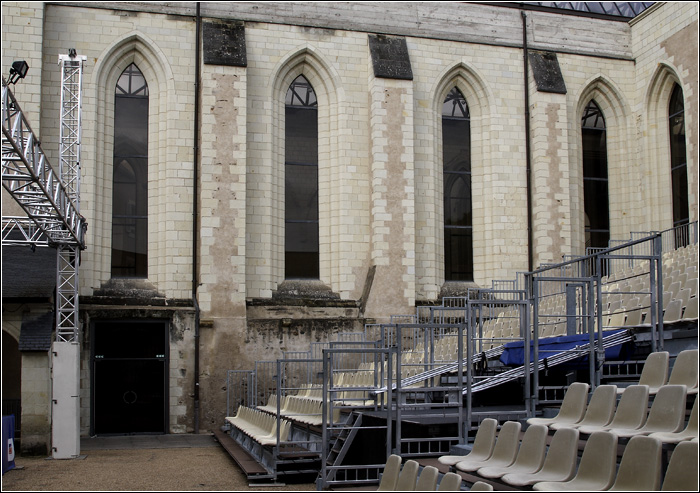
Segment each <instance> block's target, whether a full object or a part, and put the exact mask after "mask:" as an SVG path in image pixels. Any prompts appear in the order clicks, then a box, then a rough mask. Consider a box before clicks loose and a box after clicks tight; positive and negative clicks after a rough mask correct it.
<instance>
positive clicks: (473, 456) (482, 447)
mask: <svg viewBox="0 0 700 493" xmlns="http://www.w3.org/2000/svg"><path fill="white" fill-rule="evenodd" d="M497 428H498V421H496V420H495V419H493V418H486V419H484V420H483V421H482V422H481V423H480V424H479V429H478V430H477V431H476V436H475V437H474V445H473V446H472V450H471V452H469V453H468V454H466V455H443V456H441V457H438V462H439V463H440V464H444V465H446V466H454V465H455V464H457V463H458V462H461V461H463V460H480V461H481V460H486V459H488V458H489V457H491V454H492V453H493V446H494V444H495V443H496V429H497Z"/></svg>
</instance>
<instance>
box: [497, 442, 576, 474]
mask: <svg viewBox="0 0 700 493" xmlns="http://www.w3.org/2000/svg"><path fill="white" fill-rule="evenodd" d="M578 437H579V432H578V430H577V429H575V428H562V429H560V430H557V431H556V432H555V433H554V436H552V441H551V442H550V444H549V449H548V451H547V455H546V456H545V458H544V465H543V466H542V469H540V470H539V471H537V472H535V473H530V474H523V473H510V472H509V473H507V474H506V475H505V476H503V477H502V478H501V481H503V482H504V483H507V484H510V485H512V486H520V487H523V486H532V485H533V484H535V483H540V482H543V481H569V480H570V479H572V478H573V477H574V475H575V474H576V463H577V461H578Z"/></svg>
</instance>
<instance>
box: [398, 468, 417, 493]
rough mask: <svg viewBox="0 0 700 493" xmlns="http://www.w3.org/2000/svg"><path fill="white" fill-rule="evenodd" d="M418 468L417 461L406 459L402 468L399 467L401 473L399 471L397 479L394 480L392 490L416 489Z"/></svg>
mask: <svg viewBox="0 0 700 493" xmlns="http://www.w3.org/2000/svg"><path fill="white" fill-rule="evenodd" d="M418 469H419V465H418V462H416V461H414V460H407V461H406V462H405V463H404V465H403V469H401V473H399V479H398V480H397V481H396V488H395V489H394V491H414V490H415V489H416V479H417V478H418Z"/></svg>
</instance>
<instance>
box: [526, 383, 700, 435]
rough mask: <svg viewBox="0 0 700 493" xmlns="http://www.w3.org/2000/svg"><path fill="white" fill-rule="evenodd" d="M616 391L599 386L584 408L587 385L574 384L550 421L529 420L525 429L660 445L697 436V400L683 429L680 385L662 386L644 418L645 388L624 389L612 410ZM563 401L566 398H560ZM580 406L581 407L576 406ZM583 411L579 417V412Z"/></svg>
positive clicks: (646, 395)
mask: <svg viewBox="0 0 700 493" xmlns="http://www.w3.org/2000/svg"><path fill="white" fill-rule="evenodd" d="M615 390H616V387H615V386H614V385H600V386H599V387H597V388H596V389H595V391H593V395H592V396H591V399H590V402H589V403H588V405H587V406H586V405H585V402H586V397H587V396H586V394H587V384H584V383H580V382H577V383H574V384H572V385H571V386H570V387H569V390H568V391H567V395H568V394H569V392H571V395H572V396H573V397H572V398H571V399H570V400H568V401H567V402H566V404H567V405H566V406H565V405H564V404H565V403H564V402H562V407H561V408H560V410H559V413H558V414H557V415H556V416H555V417H553V418H529V419H528V420H527V423H528V424H529V425H542V426H547V427H549V429H551V430H559V429H562V428H574V429H578V430H579V432H580V433H583V434H587V435H590V434H593V433H595V432H598V431H609V432H612V433H615V434H616V435H617V436H618V437H621V438H631V437H633V436H637V435H651V436H654V437H656V438H658V439H660V440H661V441H662V442H666V443H678V442H680V441H683V440H690V439H693V438H695V437H697V436H698V410H697V406H698V405H697V398H696V399H695V402H694V404H693V408H692V411H691V414H690V418H689V420H688V423H687V425H686V426H685V427H684V424H685V415H686V392H685V386H684V385H666V386H664V387H662V388H661V389H660V390H659V392H658V393H657V394H656V397H655V398H654V400H653V402H652V405H651V409H650V410H649V413H648V415H647V408H648V400H649V391H648V388H647V387H646V386H645V385H632V386H630V387H627V388H626V389H625V392H624V393H623V394H622V397H621V398H620V402H619V404H618V405H617V408H616V406H615V402H616V393H615ZM564 399H565V401H566V396H565V397H564ZM577 401H578V402H583V406H581V405H578V404H577ZM581 408H583V409H585V412H584V413H583V414H581V411H580V409H581Z"/></svg>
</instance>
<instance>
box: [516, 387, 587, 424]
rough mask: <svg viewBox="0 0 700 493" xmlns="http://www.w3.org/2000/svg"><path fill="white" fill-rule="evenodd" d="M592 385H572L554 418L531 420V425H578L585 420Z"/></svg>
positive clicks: (529, 420) (529, 422)
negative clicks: (589, 390)
mask: <svg viewBox="0 0 700 493" xmlns="http://www.w3.org/2000/svg"><path fill="white" fill-rule="evenodd" d="M589 388H590V385H588V384H587V383H583V382H574V383H572V384H571V385H570V386H569V388H568V389H567V391H566V394H564V400H563V401H562V403H561V407H560V408H559V412H558V413H557V415H556V416H554V417H553V418H535V417H533V418H529V419H528V420H527V424H529V425H535V424H538V425H545V426H550V425H552V424H554V423H567V424H572V425H573V424H576V423H578V422H579V421H581V420H582V419H583V417H584V416H585V414H586V403H587V401H588V389H589Z"/></svg>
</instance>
